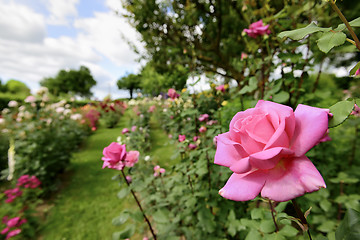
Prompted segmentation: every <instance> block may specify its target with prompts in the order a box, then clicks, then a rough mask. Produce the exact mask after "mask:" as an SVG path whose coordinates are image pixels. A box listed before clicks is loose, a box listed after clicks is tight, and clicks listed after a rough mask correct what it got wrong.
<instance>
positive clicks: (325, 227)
mask: <svg viewBox="0 0 360 240" xmlns="http://www.w3.org/2000/svg"><path fill="white" fill-rule="evenodd" d="M335 226H336V223H335V222H334V221H331V220H328V221H325V222H323V223H322V224H321V225H320V226H319V227H318V228H317V229H318V230H319V231H321V232H326V233H327V232H331V231H333V230H334V228H335Z"/></svg>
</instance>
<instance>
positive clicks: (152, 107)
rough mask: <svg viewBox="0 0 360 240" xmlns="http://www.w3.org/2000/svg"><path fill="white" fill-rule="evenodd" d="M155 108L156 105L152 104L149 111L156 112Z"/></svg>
mask: <svg viewBox="0 0 360 240" xmlns="http://www.w3.org/2000/svg"><path fill="white" fill-rule="evenodd" d="M155 108H156V107H155V105H152V106H150V107H149V110H148V112H150V113H152V112H154V110H155Z"/></svg>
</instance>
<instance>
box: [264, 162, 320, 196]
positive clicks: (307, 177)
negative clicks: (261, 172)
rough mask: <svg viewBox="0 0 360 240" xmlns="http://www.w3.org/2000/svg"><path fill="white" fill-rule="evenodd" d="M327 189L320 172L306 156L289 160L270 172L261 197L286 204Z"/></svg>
mask: <svg viewBox="0 0 360 240" xmlns="http://www.w3.org/2000/svg"><path fill="white" fill-rule="evenodd" d="M325 187H326V185H325V182H324V180H323V178H322V176H321V175H320V173H319V171H318V170H317V169H316V167H315V166H314V165H313V163H312V162H311V161H310V160H309V159H308V158H307V157H306V156H302V157H296V158H293V159H287V160H285V161H284V162H282V163H280V164H278V166H277V167H276V168H274V169H272V170H270V171H268V176H267V179H266V183H265V185H264V187H263V189H262V190H261V196H262V197H265V198H269V199H271V200H274V201H277V202H285V201H289V200H291V199H294V198H296V197H299V196H302V195H304V194H305V193H306V192H314V191H317V190H319V189H320V188H325Z"/></svg>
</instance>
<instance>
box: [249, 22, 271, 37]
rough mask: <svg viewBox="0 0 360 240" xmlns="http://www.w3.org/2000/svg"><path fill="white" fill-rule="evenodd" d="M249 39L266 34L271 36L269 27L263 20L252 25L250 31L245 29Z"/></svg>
mask: <svg viewBox="0 0 360 240" xmlns="http://www.w3.org/2000/svg"><path fill="white" fill-rule="evenodd" d="M244 32H246V33H247V34H248V35H249V37H252V38H256V37H257V36H262V35H265V34H270V33H271V32H270V30H269V25H264V23H263V21H262V20H259V21H257V22H254V23H252V24H250V26H249V29H244Z"/></svg>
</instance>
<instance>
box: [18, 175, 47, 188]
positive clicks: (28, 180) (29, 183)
mask: <svg viewBox="0 0 360 240" xmlns="http://www.w3.org/2000/svg"><path fill="white" fill-rule="evenodd" d="M40 184H41V182H40V180H39V179H37V177H36V176H31V177H30V176H29V175H23V176H21V177H19V179H18V181H17V184H16V186H18V187H21V186H23V187H24V188H37V187H39V186H40Z"/></svg>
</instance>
